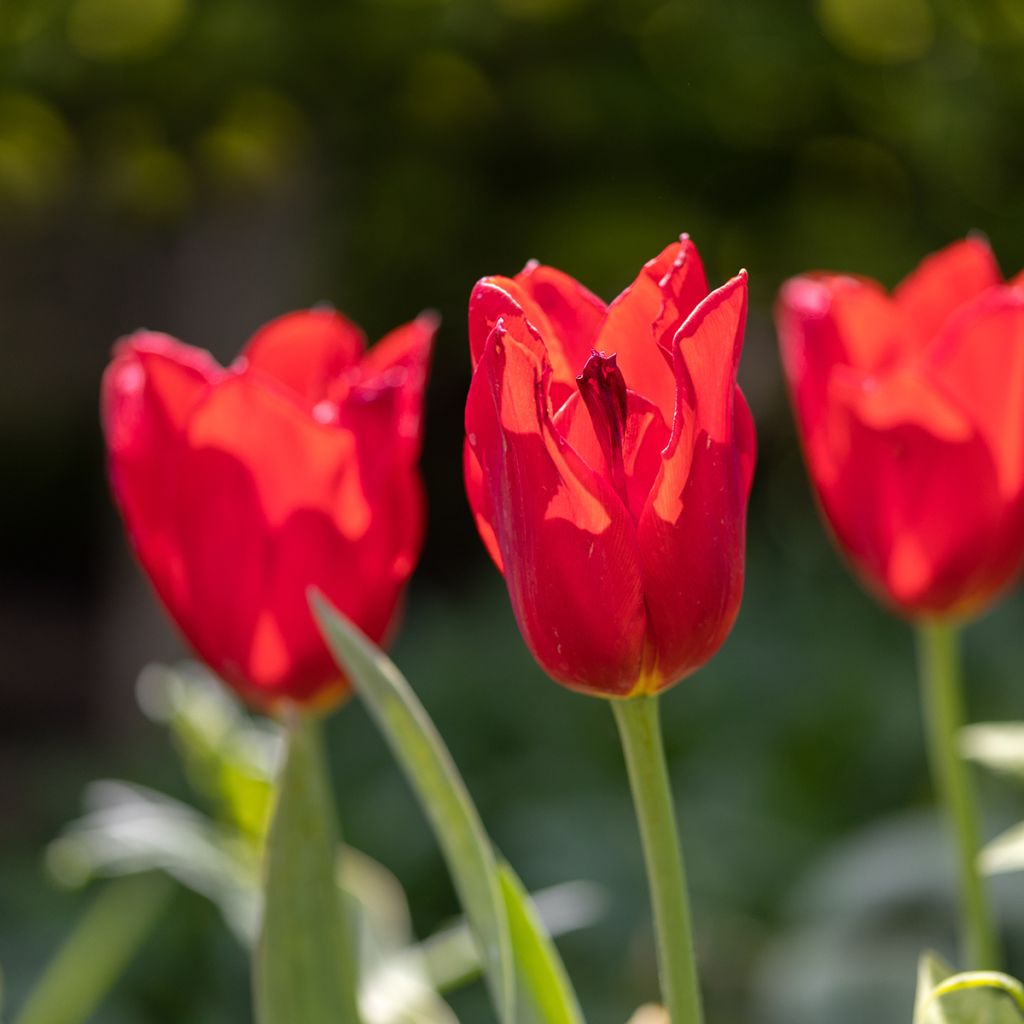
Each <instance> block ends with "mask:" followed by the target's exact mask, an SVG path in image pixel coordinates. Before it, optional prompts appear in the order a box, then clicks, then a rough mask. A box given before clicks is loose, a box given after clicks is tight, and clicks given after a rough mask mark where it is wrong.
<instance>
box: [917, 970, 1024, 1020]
mask: <svg viewBox="0 0 1024 1024" xmlns="http://www.w3.org/2000/svg"><path fill="white" fill-rule="evenodd" d="M1021 1021H1024V986H1022V985H1021V983H1020V982H1019V981H1017V980H1016V979H1015V978H1011V977H1010V976H1009V975H1006V974H1001V973H1000V972H998V971H967V972H964V973H961V974H954V973H952V969H951V968H950V967H949V965H948V964H947V963H945V962H944V961H943V960H942V959H941V958H939V957H938V956H936V955H935V954H934V953H925V954H924V956H922V957H921V960H920V962H919V965H918V980H917V996H916V998H915V1001H914V1024H1020V1022H1021Z"/></svg>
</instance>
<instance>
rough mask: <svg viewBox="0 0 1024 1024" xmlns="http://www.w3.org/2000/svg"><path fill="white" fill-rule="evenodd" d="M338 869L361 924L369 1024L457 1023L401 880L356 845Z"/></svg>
mask: <svg viewBox="0 0 1024 1024" xmlns="http://www.w3.org/2000/svg"><path fill="white" fill-rule="evenodd" d="M338 869H339V870H338V883H339V885H340V886H341V887H342V889H344V891H345V893H346V894H347V895H348V897H349V899H350V901H351V904H352V906H353V909H354V911H355V915H356V918H357V920H358V924H359V1010H360V1012H361V1013H362V1015H363V1020H364V1021H365V1024H457V1022H456V1018H455V1016H454V1014H453V1013H452V1011H451V1009H450V1008H449V1007H448V1005H447V1003H445V1002H444V1000H443V999H441V998H440V996H439V995H438V994H437V991H436V989H435V987H434V985H433V983H432V981H431V978H430V975H429V974H428V973H427V969H426V963H425V958H424V956H423V953H422V950H421V948H420V947H419V946H417V945H415V944H414V943H413V931H412V921H411V918H410V914H409V906H408V903H407V902H406V899H405V893H404V891H403V890H402V887H401V885H400V884H399V882H398V879H397V878H395V876H394V875H393V874H391V872H390V871H388V870H387V868H385V867H384V866H383V865H382V864H378V863H377V861H375V860H373V859H372V858H370V857H367V856H366V855H365V854H363V853H360V852H359V851H358V850H354V849H352V848H351V847H345V850H344V853H343V855H342V856H340V857H339V861H338Z"/></svg>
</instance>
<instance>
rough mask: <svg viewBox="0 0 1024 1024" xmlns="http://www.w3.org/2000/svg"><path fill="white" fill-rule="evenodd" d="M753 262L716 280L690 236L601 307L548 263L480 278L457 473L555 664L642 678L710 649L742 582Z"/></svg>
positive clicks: (581, 678) (577, 671)
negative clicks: (740, 375)
mask: <svg viewBox="0 0 1024 1024" xmlns="http://www.w3.org/2000/svg"><path fill="white" fill-rule="evenodd" d="M746 309H747V281H746V274H744V273H741V274H740V275H739V276H738V277H735V278H733V279H732V280H731V281H729V282H728V283H727V284H725V285H723V286H722V287H721V288H719V289H717V290H716V291H713V292H711V293H710V294H708V288H707V283H706V281H705V277H704V269H703V267H702V266H701V262H700V257H699V255H698V254H697V249H696V247H695V246H694V245H693V243H692V242H690V241H689V239H688V238H686V237H685V236H684V237H683V239H682V240H681V241H680V242H679V243H676V244H673V245H670V246H669V247H668V248H667V249H666V250H665V251H664V252H663V253H661V255H660V256H658V257H657V258H656V259H654V260H651V262H650V263H648V264H647V265H646V266H645V267H644V268H643V270H642V271H641V272H640V276H639V277H638V278H637V280H636V281H635V282H634V283H633V284H632V285H631V286H630V287H629V288H627V289H626V291H625V292H623V293H622V295H620V296H619V297H618V298H617V299H616V300H615V301H614V302H613V303H612V304H611V305H610V306H607V307H606V306H605V304H604V303H603V302H601V300H600V299H598V298H596V297H595V296H594V295H592V294H591V293H590V292H588V291H587V290H586V289H585V288H584V287H583V286H582V285H581V284H579V283H578V282H576V281H575V280H573V279H572V278H571V277H569V276H567V275H566V274H563V273H561V272H560V271H558V270H554V269H553V268H551V267H544V266H539V265H538V264H535V263H531V264H529V265H528V266H527V267H526V268H525V269H524V270H523V271H522V273H520V274H518V275H517V276H516V277H515V278H513V279H509V278H503V277H489V278H485V279H484V280H482V281H480V282H479V283H478V284H477V286H476V288H475V289H474V291H473V295H472V298H471V299H470V305H469V337H470V349H471V352H472V358H473V365H474V373H473V381H472V384H471V386H470V391H469V399H468V402H467V405H466V446H465V453H464V455H465V470H466V487H467V491H468V494H469V500H470V504H471V505H472V507H473V512H474V515H475V518H476V522H477V526H478V528H479V530H480V534H481V536H482V538H483V541H484V543H485V545H486V546H487V549H488V551H489V552H490V554H491V556H492V557H493V559H494V561H495V562H496V563H497V565H498V568H499V569H500V570H501V571H502V572H503V573H504V575H505V581H506V583H507V584H508V589H509V595H510V597H511V599H512V608H513V611H514V612H515V616H516V619H517V621H518V623H519V628H520V630H521V631H522V633H523V636H524V638H525V639H526V642H527V644H528V646H529V647H530V650H531V651H532V652H533V654H534V656H535V657H536V658H537V660H538V661H539V662H540V664H541V665H542V666H543V667H544V668H545V669H546V670H547V672H548V673H549V674H550V675H551V676H553V677H554V678H555V679H556V680H558V681H559V682H561V683H564V684H565V685H566V686H569V687H572V688H573V689H577V690H582V691H585V692H588V693H595V694H603V695H606V696H618V697H624V696H630V695H633V694H639V693H654V692H656V691H658V690H661V689H663V688H665V687H667V686H670V685H671V684H672V683H675V682H677V681H678V680H680V679H682V678H683V677H684V676H686V675H688V674H689V673H691V672H693V671H694V670H695V669H696V668H698V667H699V666H700V665H702V664H703V663H704V662H705V661H707V659H708V658H710V657H711V655H712V654H714V653H715V651H716V650H717V649H718V648H719V646H720V645H721V644H722V642H723V641H724V639H725V637H726V636H727V635H728V633H729V630H730V629H731V628H732V624H733V621H734V620H735V618H736V613H737V611H738V609H739V603H740V596H741V593H742V589H743V560H744V538H745V530H746V522H745V520H746V503H747V495H748V493H749V489H750V479H751V475H752V473H753V465H754V427H753V422H752V420H751V417H750V412H749V410H748V408H747V404H746V402H745V400H744V398H743V395H742V394H741V393H740V390H739V388H737V386H736V367H737V363H738V361H739V355H740V347H741V345H742V340H743V327H744V322H745V319H746Z"/></svg>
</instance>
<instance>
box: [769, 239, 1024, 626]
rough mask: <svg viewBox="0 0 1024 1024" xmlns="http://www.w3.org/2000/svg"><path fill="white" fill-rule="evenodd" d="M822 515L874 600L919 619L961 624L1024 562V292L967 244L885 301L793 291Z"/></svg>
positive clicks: (787, 301)
mask: <svg viewBox="0 0 1024 1024" xmlns="http://www.w3.org/2000/svg"><path fill="white" fill-rule="evenodd" d="M777 320H778V328H779V337H780V341H781V345H782V357H783V364H784V366H785V369H786V375H787V377H788V378H789V385H790V389H791V393H792V397H793V404H794V406H795V409H796V416H797V421H798V424H799V429H800V433H801V435H802V440H803V445H804V452H805V455H806V458H807V464H808V467H809V469H810V475H811V479H812V480H813V483H814V488H815V490H816V492H817V496H818V500H819V501H820V503H821V507H822V509H823V510H824V513H825V516H826V517H827V519H828V522H829V524H830V525H831V528H832V531H833V533H834V535H835V537H836V540H837V541H838V543H839V545H840V546H841V548H842V549H843V551H845V552H846V554H847V556H848V557H849V559H850V561H851V562H852V563H853V565H854V567H855V569H856V571H857V572H858V573H859V575H860V576H861V577H862V578H863V580H864V581H865V583H866V585H867V586H868V587H869V588H870V589H871V590H872V591H874V592H875V593H876V594H877V595H879V597H881V598H882V599H883V600H885V601H886V602H887V603H889V604H891V605H892V606H894V607H895V608H896V609H898V610H900V611H902V612H903V613H905V614H907V615H909V616H914V617H916V616H963V615H967V614H971V613H974V612H977V611H979V610H980V609H981V608H982V607H983V606H984V605H985V604H987V603H988V602H990V601H992V600H993V598H994V597H995V596H996V595H997V594H998V593H999V592H1000V591H1002V590H1003V589H1004V588H1005V587H1007V586H1008V585H1009V584H1010V583H1011V582H1012V581H1013V580H1014V579H1015V577H1016V576H1017V574H1018V572H1019V571H1020V568H1021V564H1022V561H1024V291H1021V290H1020V289H1019V288H1015V287H1013V286H1011V285H1006V284H1004V283H1003V279H1002V276H1001V275H1000V273H999V268H998V267H997V266H996V263H995V259H994V258H993V256H992V253H991V251H990V249H989V247H988V245H987V244H986V243H985V242H983V241H981V240H979V239H974V238H971V239H968V240H966V241H964V242H958V243H956V244H954V245H951V246H949V248H947V249H944V250H942V251H941V252H939V253H937V254H935V255H934V256H931V257H929V258H928V259H926V260H925V261H924V262H923V263H922V264H921V266H920V267H918V269H917V270H916V271H914V273H913V274H911V275H910V276H909V277H908V278H907V279H906V280H905V281H904V282H903V283H902V284H900V285H899V286H898V287H897V288H896V290H895V291H894V292H893V294H892V295H891V296H890V295H888V294H887V293H886V292H885V291H884V290H883V289H882V288H881V286H880V285H878V284H877V283H876V282H874V281H870V280H866V279H863V278H855V277H849V276H846V275H838V274H813V275H810V276H806V277H797V278H794V279H792V280H791V281H789V282H787V283H786V284H785V286H784V287H783V289H782V292H781V294H780V297H779V303H778V308H777Z"/></svg>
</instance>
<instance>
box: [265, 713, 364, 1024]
mask: <svg viewBox="0 0 1024 1024" xmlns="http://www.w3.org/2000/svg"><path fill="white" fill-rule="evenodd" d="M336 850H337V827H336V824H335V811H334V804H333V800H332V797H331V793H330V787H329V785H328V783H327V770H326V766H325V764H324V761H323V752H322V750H321V749H320V740H319V732H318V723H316V722H315V721H313V720H311V719H309V718H307V717H305V716H301V715H299V714H295V715H294V717H293V718H292V719H291V721H290V722H289V723H288V739H287V746H286V755H285V759H284V765H283V766H282V769H281V776H280V780H279V782H278V785H277V795H276V800H275V805H274V811H273V815H272V817H271V823H270V831H269V832H268V834H267V848H266V854H265V863H264V872H265V882H264V887H263V893H264V901H263V921H262V927H261V933H260V941H259V947H258V950H257V953H256V957H255V960H254V970H253V973H254V991H255V1008H256V1020H257V1022H258V1024H296V1022H298V1021H301V1022H302V1024H341V1022H345V1024H348V1022H350V1021H351V1022H352V1024H356V1022H358V1021H359V1011H358V1008H357V1002H356V964H355V956H354V950H353V949H352V947H351V931H350V928H349V926H348V924H349V922H348V907H347V901H346V900H344V899H343V898H342V894H341V893H340V891H339V889H338V884H337V879H336V874H335V871H336V868H335V855H336Z"/></svg>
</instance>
